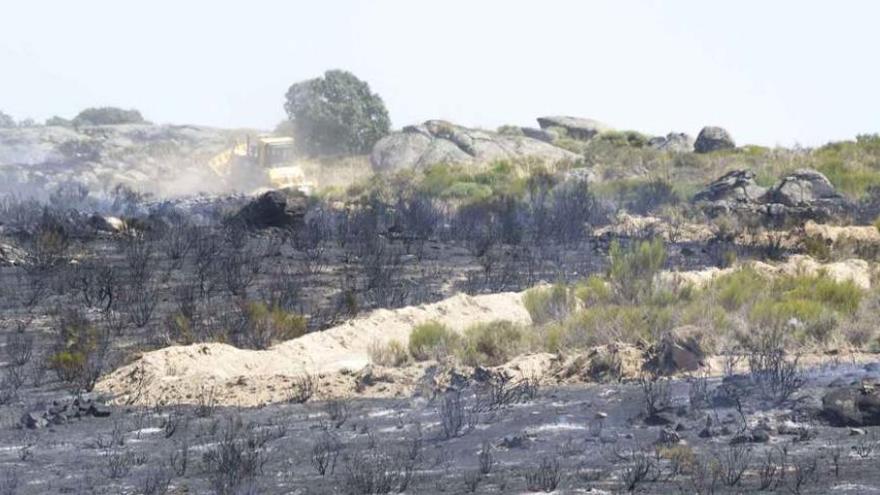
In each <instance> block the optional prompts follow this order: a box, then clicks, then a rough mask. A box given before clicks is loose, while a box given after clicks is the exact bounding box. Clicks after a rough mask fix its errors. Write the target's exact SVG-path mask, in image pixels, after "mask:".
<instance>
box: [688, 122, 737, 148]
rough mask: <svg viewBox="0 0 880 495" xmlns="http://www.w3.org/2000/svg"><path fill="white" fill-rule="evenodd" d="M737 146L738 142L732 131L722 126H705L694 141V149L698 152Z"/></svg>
mask: <svg viewBox="0 0 880 495" xmlns="http://www.w3.org/2000/svg"><path fill="white" fill-rule="evenodd" d="M732 148H736V143H735V142H734V141H733V138H732V137H731V136H730V133H729V132H727V131H726V130H725V129H723V128H721V127H712V126H709V127H703V130H701V131H700V134H699V135H698V136H697V140H696V142H695V143H694V151H696V152H697V153H709V152H711V151H718V150H726V149H732Z"/></svg>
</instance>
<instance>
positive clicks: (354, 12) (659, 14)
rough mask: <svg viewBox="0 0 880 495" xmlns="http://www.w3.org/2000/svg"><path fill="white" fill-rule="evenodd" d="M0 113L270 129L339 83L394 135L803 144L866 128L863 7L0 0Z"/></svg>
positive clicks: (879, 88) (872, 22)
mask: <svg viewBox="0 0 880 495" xmlns="http://www.w3.org/2000/svg"><path fill="white" fill-rule="evenodd" d="M0 7H2V15H0V109H2V110H4V111H5V112H6V113H9V114H11V115H13V116H14V117H16V118H24V117H33V118H36V119H38V120H42V119H45V118H46V117H49V116H51V115H54V114H58V115H62V116H66V117H72V116H73V115H75V114H76V112H78V111H79V110H80V109H82V108H83V107H87V106H96V105H117V106H123V107H135V108H138V109H140V110H141V111H142V112H143V113H144V115H145V116H146V117H147V118H149V119H151V120H153V121H156V122H174V123H198V124H208V125H216V126H229V127H231V126H250V127H261V128H271V127H273V126H274V125H275V124H276V123H277V122H278V121H280V120H281V119H282V118H283V117H284V111H283V107H282V104H283V98H284V93H285V92H286V90H287V88H288V86H289V85H290V84H291V83H293V82H295V81H299V80H302V79H307V78H310V77H314V76H316V75H319V74H321V73H322V72H323V71H324V70H326V69H329V68H344V69H348V70H351V71H352V72H354V73H355V74H356V75H358V76H359V77H361V78H362V79H365V80H367V81H368V82H369V83H370V85H371V86H372V88H373V90H374V91H376V92H378V93H379V94H381V95H382V97H383V98H384V99H385V103H386V105H387V106H388V109H389V112H390V113H391V118H392V121H393V123H394V125H395V126H396V127H400V126H403V125H406V124H410V123H414V122H419V121H423V120H426V119H430V118H445V119H449V120H452V121H454V122H457V123H462V124H466V125H478V126H484V127H490V128H494V127H496V126H498V125H500V124H518V125H535V122H534V118H535V117H537V116H540V115H546V114H570V115H578V116H584V117H591V118H595V119H598V120H602V121H604V122H606V123H608V124H611V125H613V126H615V127H618V128H630V129H637V130H641V131H644V132H648V133H655V134H659V133H666V132H668V131H670V130H677V131H685V132H689V133H692V134H696V133H697V132H698V131H699V129H700V127H702V126H703V125H705V124H716V125H721V126H724V127H726V128H728V129H729V130H730V131H731V133H732V134H733V136H734V137H735V138H736V139H737V141H738V142H740V143H745V142H751V143H760V144H768V145H773V144H784V145H790V144H793V143H795V142H798V143H801V144H804V145H814V144H820V143H823V142H825V141H828V140H832V139H843V138H851V137H853V136H854V135H856V134H857V133H863V132H880V64H878V52H880V29H878V21H880V2H877V1H870V0H865V1H840V0H838V1H833V2H832V1H830V0H829V1H824V2H818V1H804V0H798V1H794V0H792V1H768V0H760V1H758V0H756V1H742V0H739V1H727V2H721V1H705V0H700V1H696V0H695V1H683V0H682V1H666V2H660V1H621V0H614V1H611V0H609V1H586V0H581V1H575V0H571V1H551V0H540V1H539V0H532V1H513V0H503V1H502V0H498V1H480V0H462V1H454V0H443V1H437V0H434V1H417V0H400V1H366V0H364V1H356V0H339V1H331V0H320V1H318V0H314V1H275V2H270V1H254V0H250V1H227V0H212V1H183V0H175V1H171V0H151V1H128V0H113V1H109V0H108V1H97V0H76V1H71V0H57V1H48V0H0Z"/></svg>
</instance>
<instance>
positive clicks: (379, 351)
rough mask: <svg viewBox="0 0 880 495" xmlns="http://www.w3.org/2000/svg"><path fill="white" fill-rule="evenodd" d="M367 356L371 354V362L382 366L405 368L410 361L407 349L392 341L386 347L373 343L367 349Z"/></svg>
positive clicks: (398, 342)
mask: <svg viewBox="0 0 880 495" xmlns="http://www.w3.org/2000/svg"><path fill="white" fill-rule="evenodd" d="M367 354H369V356H370V361H371V362H373V363H374V364H378V365H380V366H390V367H397V366H403V365H404V364H406V363H407V361H409V354H408V353H407V350H406V347H404V345H403V344H401V343H400V341H398V340H391V341H389V342H388V343H387V344H384V345H383V344H381V343H379V342H373V343H372V344H370V346H369V348H368V349H367Z"/></svg>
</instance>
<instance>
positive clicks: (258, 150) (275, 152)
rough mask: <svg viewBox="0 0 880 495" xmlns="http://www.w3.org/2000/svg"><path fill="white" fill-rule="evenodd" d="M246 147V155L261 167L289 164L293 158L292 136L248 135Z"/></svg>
mask: <svg viewBox="0 0 880 495" xmlns="http://www.w3.org/2000/svg"><path fill="white" fill-rule="evenodd" d="M247 149H248V156H249V157H251V159H253V160H254V161H255V162H256V163H257V164H258V165H259V166H261V167H263V168H271V167H273V166H283V165H286V164H290V163H291V162H292V161H293V160H294V158H295V155H294V147H293V138H292V137H274V136H260V137H257V138H256V139H253V140H252V139H251V138H250V137H248V146H247Z"/></svg>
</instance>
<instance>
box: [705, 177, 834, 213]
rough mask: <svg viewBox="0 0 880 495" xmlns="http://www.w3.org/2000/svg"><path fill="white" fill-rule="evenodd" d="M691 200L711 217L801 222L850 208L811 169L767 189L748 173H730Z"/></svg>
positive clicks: (828, 182) (781, 180)
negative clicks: (737, 215) (740, 216)
mask: <svg viewBox="0 0 880 495" xmlns="http://www.w3.org/2000/svg"><path fill="white" fill-rule="evenodd" d="M693 201H694V202H695V203H697V204H699V205H701V206H702V207H703V209H704V210H705V211H707V212H708V213H709V214H711V215H718V214H724V213H744V214H750V215H764V216H767V217H771V218H774V219H788V218H792V219H802V220H806V219H814V220H825V219H828V218H832V217H835V216H837V215H840V214H842V213H844V212H845V211H847V209H848V206H849V205H848V203H847V201H846V199H845V198H844V197H843V196H842V195H841V194H840V193H838V192H837V191H836V190H835V189H834V186H833V185H832V184H831V182H830V181H829V180H828V178H827V177H825V176H824V175H822V173H820V172H817V171H816V170H812V169H799V170H795V171H794V172H792V173H790V174H788V175H786V176H785V177H783V178H782V179H780V180H779V181H778V182H777V183H776V184H775V185H773V186H772V187H770V188H765V187H761V186H760V185H758V184H757V183H756V182H755V174H754V172H752V171H750V170H733V171H731V172H728V173H726V174H724V175H723V176H721V177H719V178H718V179H717V180H715V181H713V182H712V183H711V184H709V185H708V186H707V187H706V188H705V189H703V190H702V191H700V192H698V193H697V194H696V195H695V196H694V197H693Z"/></svg>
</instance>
